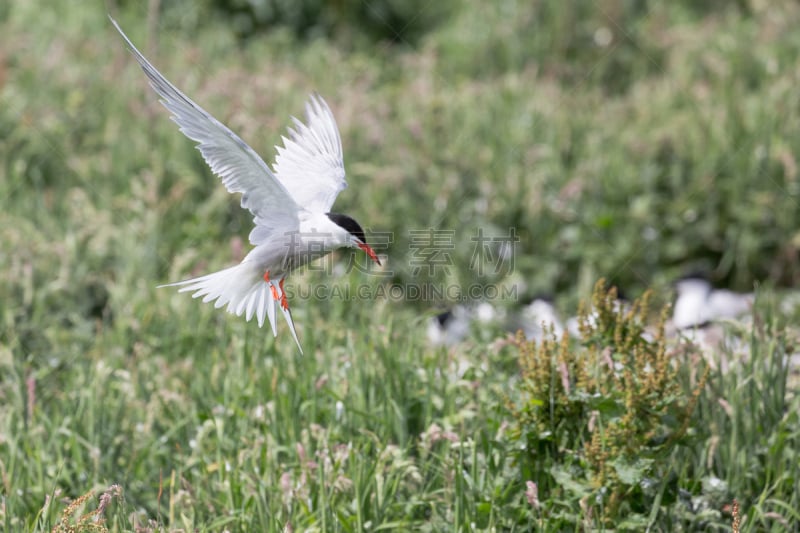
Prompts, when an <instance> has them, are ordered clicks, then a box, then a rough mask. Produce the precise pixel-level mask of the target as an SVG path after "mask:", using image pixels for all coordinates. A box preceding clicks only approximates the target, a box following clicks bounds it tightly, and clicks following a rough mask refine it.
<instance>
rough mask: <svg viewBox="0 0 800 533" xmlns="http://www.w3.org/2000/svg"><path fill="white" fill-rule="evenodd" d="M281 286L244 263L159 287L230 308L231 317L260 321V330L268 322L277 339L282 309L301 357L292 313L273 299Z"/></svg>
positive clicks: (256, 267) (278, 280)
mask: <svg viewBox="0 0 800 533" xmlns="http://www.w3.org/2000/svg"><path fill="white" fill-rule="evenodd" d="M279 283H280V279H274V280H270V281H269V282H266V281H264V278H263V277H262V273H261V271H260V269H259V268H258V266H256V265H255V264H252V263H250V262H247V261H245V262H244V263H240V264H238V265H236V266H232V267H230V268H226V269H225V270H220V271H218V272H214V273H212V274H206V275H205V276H200V277H199V278H194V279H187V280H184V281H178V282H175V283H168V284H166V285H159V287H180V289H178V292H192V298H201V297H202V298H203V303H208V302H214V307H215V308H217V309H219V308H220V307H223V306H225V305H227V306H228V307H227V311H228V312H229V313H233V314H234V315H236V316H242V315H244V317H245V319H246V320H247V321H250V319H251V318H253V316H255V317H256V319H257V320H258V327H262V326H263V325H264V319H265V318H267V319H269V324H270V326H271V327H272V334H273V335H274V336H277V335H278V328H277V319H276V315H277V313H276V310H277V309H281V311H283V315H284V317H285V318H286V322H287V323H288V324H289V329H290V330H291V332H292V337H294V340H295V342H296V343H297V347H298V348H300V353H303V348H302V347H300V341H299V340H298V338H297V333H296V331H295V328H294V321H293V320H292V314H291V312H290V311H289V310H288V309H283V308H282V307H281V306H280V302H279V300H276V299H275V297H274V294H278V295H280V288H279V286H278V284H279Z"/></svg>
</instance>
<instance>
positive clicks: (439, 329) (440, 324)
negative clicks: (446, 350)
mask: <svg viewBox="0 0 800 533" xmlns="http://www.w3.org/2000/svg"><path fill="white" fill-rule="evenodd" d="M471 322H472V317H471V316H470V312H469V310H468V309H467V308H466V307H464V306H463V305H456V306H454V307H453V308H452V309H448V310H447V311H443V312H441V313H439V314H437V315H436V316H432V317H430V318H429V319H428V330H427V336H428V342H430V343H431V344H432V345H433V346H453V345H455V344H458V343H459V342H461V341H462V340H464V339H465V338H466V337H467V335H469V331H470V324H471Z"/></svg>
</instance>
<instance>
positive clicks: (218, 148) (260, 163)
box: [109, 17, 335, 240]
mask: <svg viewBox="0 0 800 533" xmlns="http://www.w3.org/2000/svg"><path fill="white" fill-rule="evenodd" d="M109 18H111V17H109ZM111 22H112V23H113V24H114V27H115V28H117V31H118V32H119V33H120V35H122V38H123V39H125V42H126V43H127V44H128V47H129V48H130V50H131V52H132V53H133V55H134V57H135V58H136V61H138V62H139V65H140V66H141V67H142V70H143V71H144V73H145V74H146V75H147V77H148V78H150V85H151V86H152V87H153V89H154V90H155V91H156V92H157V93H158V94H159V96H161V103H162V104H163V105H164V107H166V108H167V109H168V110H169V111H171V112H172V120H173V121H175V123H177V124H178V126H179V127H180V130H181V132H182V133H183V134H184V135H186V136H187V137H189V138H190V139H192V140H194V141H197V143H198V144H197V149H198V150H200V153H201V154H203V158H204V159H205V160H206V163H208V166H209V167H210V168H211V170H212V171H213V172H214V174H216V175H217V176H219V177H220V179H221V180H222V183H223V185H225V188H226V189H228V192H231V193H236V192H239V193H242V207H244V208H245V209H248V210H249V211H250V212H252V213H253V216H254V221H255V223H256V228H255V229H254V230H253V231H254V232H255V231H256V230H258V231H259V234H260V235H263V236H265V237H266V236H268V235H269V234H270V233H272V232H273V231H281V232H286V231H293V230H296V228H297V227H299V222H298V215H299V213H300V207H299V206H298V203H297V202H296V201H295V198H293V197H292V195H291V194H290V192H289V191H287V189H286V187H285V186H284V185H283V184H282V183H281V181H279V180H278V179H277V178H276V177H275V175H274V174H273V173H272V171H271V170H270V169H269V167H268V166H267V164H266V163H264V160H263V159H261V157H259V155H258V154H257V153H256V152H255V150H253V149H252V148H250V147H249V146H248V145H247V144H246V143H245V142H244V141H243V140H242V139H240V138H239V136H237V135H236V134H235V133H233V132H232V131H231V130H230V129H228V128H227V127H226V126H225V125H224V124H222V123H221V122H220V121H218V120H217V119H215V118H214V117H212V116H211V115H210V114H209V113H208V112H206V111H205V110H204V109H203V108H202V107H200V106H199V105H197V104H196V103H194V102H193V101H192V100H191V99H189V97H187V96H186V95H185V94H183V93H182V92H181V91H180V90H178V89H177V88H176V87H175V86H174V85H172V84H171V83H170V82H169V81H167V79H166V78H164V76H162V75H161V73H160V72H158V70H156V68H155V67H154V66H153V65H152V64H151V63H150V62H149V61H148V60H147V58H145V57H144V56H143V55H142V53H141V52H139V50H138V49H137V48H136V47H135V46H134V45H133V43H132V42H131V41H130V39H128V36H127V35H125V32H123V31H122V29H121V28H120V27H119V24H117V22H116V21H115V20H114V19H113V18H112V19H111ZM334 128H335V126H334ZM301 205H302V204H301ZM251 240H252V239H251Z"/></svg>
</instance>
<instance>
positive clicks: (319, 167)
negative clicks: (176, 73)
mask: <svg viewBox="0 0 800 533" xmlns="http://www.w3.org/2000/svg"><path fill="white" fill-rule="evenodd" d="M111 22H112V23H113V24H114V27H116V29H117V31H119V33H120V34H121V35H122V38H123V39H125V42H126V43H127V44H128V47H129V48H130V50H131V52H132V53H133V55H134V57H135V58H136V60H137V61H138V62H139V65H140V66H141V68H142V70H143V71H144V73H145V74H146V75H147V77H148V78H149V79H150V85H151V86H152V87H153V89H154V90H155V91H156V92H157V93H158V95H159V96H160V97H161V103H162V104H163V105H164V107H166V108H167V109H168V110H169V111H170V112H171V113H172V120H173V121H175V122H176V123H177V124H178V126H179V127H180V131H181V132H182V133H183V134H184V135H186V136H187V137H189V138H190V139H192V140H193V141H196V142H197V143H198V144H197V149H198V150H200V153H201V154H202V155H203V159H205V161H206V163H207V164H208V166H209V167H210V168H211V170H212V171H213V172H214V173H215V174H216V175H217V176H219V177H220V179H221V180H222V183H223V185H225V188H226V189H227V190H228V192H231V193H242V207H243V208H245V209H248V210H249V211H250V212H251V213H252V214H253V221H254V222H255V227H254V228H253V230H252V231H251V232H250V243H251V244H252V245H253V246H254V248H253V249H252V250H251V251H250V253H248V254H247V256H246V257H245V258H244V260H243V261H242V262H241V263H240V264H238V265H236V266H233V267H230V268H226V269H224V270H220V271H219V272H214V273H212V274H207V275H205V276H201V277H199V278H194V279H188V280H185V281H179V282H177V283H170V284H169V285H162V287H164V286H166V287H170V286H177V287H180V289H179V292H186V291H188V292H192V297H193V298H200V297H202V298H203V302H215V303H214V307H216V308H220V307H223V306H226V305H227V310H228V312H230V313H233V314H235V315H237V316H241V315H244V316H245V318H246V319H247V320H248V321H249V320H250V319H251V318H253V317H254V316H255V317H256V318H257V319H258V326H259V327H261V326H263V325H264V319H265V318H267V319H269V323H270V326H272V333H273V335H274V336H277V319H276V315H277V310H278V309H280V310H281V311H282V313H283V315H284V317H285V318H286V322H287V323H288V324H289V329H290V330H291V332H292V336H293V337H294V340H295V342H296V343H297V346H298V348H300V352H301V353H302V352H303V348H302V347H301V346H300V341H299V340H298V338H297V332H296V331H295V327H294V322H293V321H292V314H291V312H290V311H289V303H288V301H287V298H286V293H285V292H284V290H283V283H284V281H285V280H286V277H287V276H288V275H289V274H290V273H291V272H292V271H293V270H295V269H297V268H299V267H301V266H303V265H305V264H307V263H308V262H309V261H311V260H313V259H317V258H319V257H322V256H324V255H326V254H328V253H330V252H332V251H333V250H335V249H336V248H342V247H347V248H360V249H362V250H363V251H364V252H365V253H366V254H367V255H368V256H369V257H370V258H371V259H372V260H373V261H375V262H376V263H378V264H379V265H380V261H379V260H378V257H377V256H376V255H375V252H374V251H373V250H372V248H370V246H369V245H368V244H367V242H366V237H365V235H364V230H363V229H362V228H361V226H360V225H359V224H358V222H356V221H355V220H353V219H352V218H351V217H349V216H347V215H342V214H338V213H331V212H330V208H331V206H332V205H333V202H334V200H336V197H337V195H338V194H339V192H341V191H342V190H343V189H344V188H345V187H347V182H346V181H345V172H344V161H343V155H342V141H341V138H340V137H339V130H338V129H337V127H336V122H335V120H334V118H333V114H332V113H331V110H330V108H328V105H327V104H326V103H325V100H323V99H322V97H321V96H319V95H312V96H311V98H310V99H309V101H308V103H307V104H306V123H305V124H304V123H303V122H301V121H300V120H298V119H296V118H294V117H293V122H294V125H293V126H292V127H290V128H289V133H288V135H289V137H288V138H286V137H282V140H283V146H278V147H276V148H277V151H278V154H277V156H276V158H275V163H274V165H273V167H272V169H270V167H268V166H267V164H266V163H264V160H263V159H261V157H259V155H258V154H257V153H256V152H255V151H254V150H253V149H252V148H250V147H249V146H248V145H247V144H245V142H244V141H242V140H241V139H240V138H239V137H238V136H237V135H236V134H235V133H233V132H232V131H231V130H230V129H228V128H227V127H226V126H224V125H223V124H222V123H221V122H219V121H218V120H217V119H215V118H214V117H212V116H211V115H210V114H209V113H207V112H206V111H205V110H203V109H202V108H201V107H200V106H199V105H197V104H196V103H194V102H193V101H192V100H190V99H189V98H188V97H187V96H186V95H184V94H183V93H182V92H181V91H179V90H178V89H177V88H176V87H175V86H174V85H172V84H171V83H170V82H169V81H167V79H166V78H164V76H162V75H161V73H159V72H158V70H156V68H155V67H154V66H153V65H152V64H150V62H149V61H148V60H147V59H146V58H145V57H144V56H143V55H142V54H141V52H139V50H137V49H136V47H135V46H134V45H133V43H132V42H131V41H130V39H128V37H127V36H126V35H125V33H124V32H123V31H122V29H121V28H120V27H119V25H118V24H117V22H116V21H115V20H114V19H111Z"/></svg>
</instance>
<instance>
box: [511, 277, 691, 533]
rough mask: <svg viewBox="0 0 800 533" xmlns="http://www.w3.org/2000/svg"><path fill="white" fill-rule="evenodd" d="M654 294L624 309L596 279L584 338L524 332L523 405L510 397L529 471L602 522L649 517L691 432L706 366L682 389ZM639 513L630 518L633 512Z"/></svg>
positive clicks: (584, 315) (543, 488) (543, 487)
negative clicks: (652, 317) (529, 336)
mask: <svg viewBox="0 0 800 533" xmlns="http://www.w3.org/2000/svg"><path fill="white" fill-rule="evenodd" d="M649 300H650V293H649V292H647V293H645V294H644V295H643V296H642V297H641V298H640V299H638V300H635V301H634V302H633V303H632V304H631V305H630V307H627V308H625V307H623V306H621V305H620V303H619V302H618V300H617V292H616V289H615V288H613V287H612V288H610V289H606V286H605V281H604V280H601V281H599V282H598V283H597V284H596V285H595V289H594V293H593V296H592V311H591V313H590V312H589V311H588V310H586V309H584V310H583V311H582V312H581V315H580V332H581V336H580V339H579V340H578V342H577V343H574V344H573V343H571V342H570V338H569V336H568V334H567V333H565V334H564V336H563V337H562V338H561V340H560V341H558V340H557V339H556V338H555V336H553V335H551V337H550V338H549V339H545V340H543V341H542V342H540V343H537V342H531V341H526V340H524V339H523V338H522V337H518V339H517V342H518V347H519V363H520V369H521V378H520V381H519V385H518V388H519V393H520V401H519V404H518V405H517V404H513V403H509V408H510V412H511V414H512V416H513V418H514V425H515V432H514V436H515V438H517V439H519V440H520V441H521V442H522V444H523V446H522V450H521V452H520V453H519V460H520V465H521V468H522V473H523V476H524V477H525V478H526V479H529V480H533V481H534V482H536V483H537V486H538V488H539V490H540V493H543V492H553V493H565V495H567V496H571V497H573V499H574V501H575V502H576V503H578V502H580V503H579V505H580V506H581V507H582V508H583V511H584V514H585V515H587V516H596V517H597V520H598V521H600V522H601V523H603V522H610V521H615V520H617V519H618V517H620V516H627V517H628V518H627V520H629V521H631V520H635V519H636V518H637V517H638V518H639V519H641V520H645V519H646V515H647V514H648V513H649V512H650V509H651V508H652V506H653V505H654V504H655V502H656V501H657V500H659V499H661V498H662V497H663V495H664V492H665V491H674V490H675V489H676V487H667V486H666V483H667V480H668V479H669V476H670V474H671V467H670V462H669V460H668V458H669V456H670V454H671V453H672V452H673V450H674V449H675V448H676V446H677V445H678V444H679V442H680V440H681V437H682V436H683V435H684V434H685V432H686V428H687V424H688V422H689V419H690V415H691V413H692V411H693V410H694V407H695V405H696V402H697V397H698V394H699V392H700V391H701V390H702V389H703V387H704V385H705V381H706V378H707V371H706V373H705V374H703V377H702V378H701V379H700V380H699V382H698V383H697V385H696V388H695V390H694V391H687V390H685V389H684V388H683V387H682V386H681V382H680V380H679V376H678V371H677V369H676V367H675V365H674V364H673V361H672V358H671V357H670V354H669V353H668V350H667V341H666V338H665V335H664V322H665V317H666V310H667V308H665V309H664V310H662V312H661V315H660V318H659V320H658V322H657V325H656V327H655V330H654V331H652V332H651V331H649V330H648V329H646V323H647V318H648V312H649V307H648V303H649ZM631 517H634V518H631Z"/></svg>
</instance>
